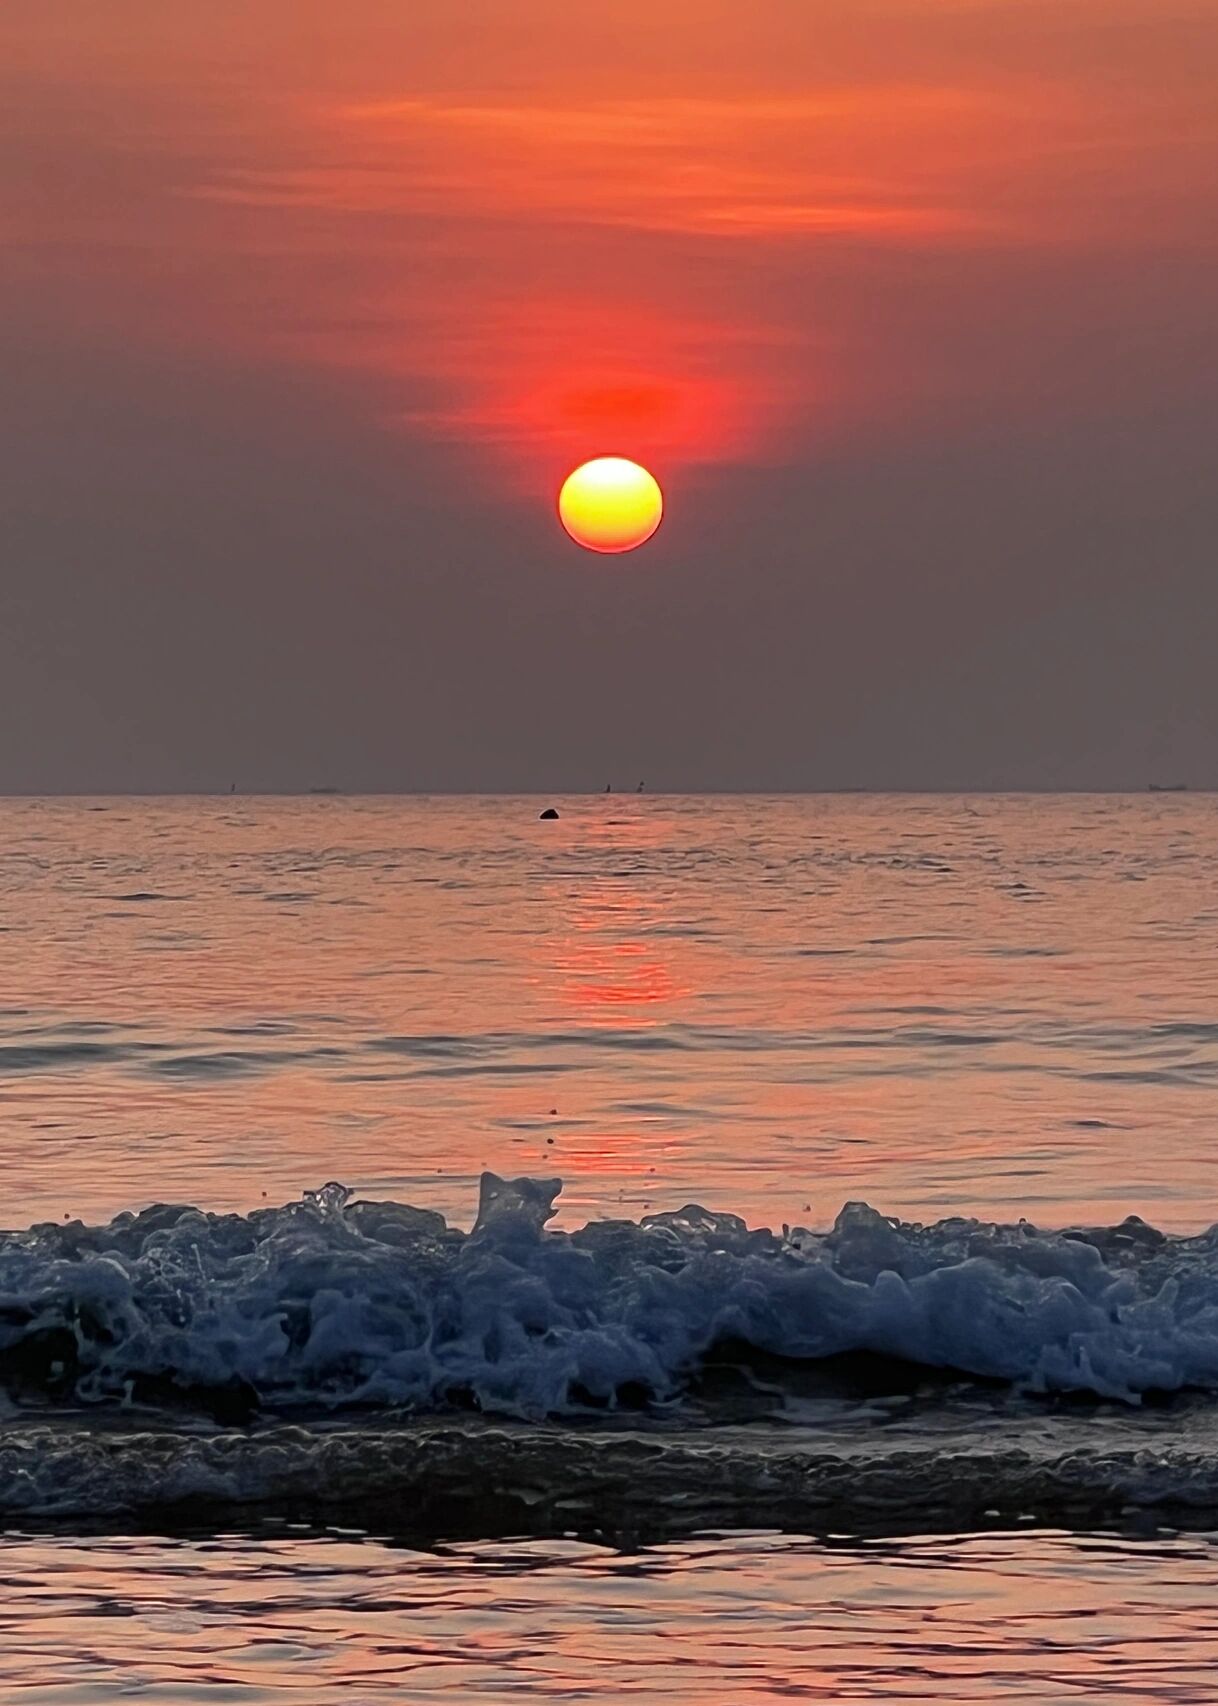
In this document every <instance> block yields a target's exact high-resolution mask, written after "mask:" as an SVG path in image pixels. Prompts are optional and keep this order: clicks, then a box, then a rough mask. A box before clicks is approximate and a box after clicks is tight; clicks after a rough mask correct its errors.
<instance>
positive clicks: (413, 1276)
mask: <svg viewBox="0 0 1218 1706" xmlns="http://www.w3.org/2000/svg"><path fill="white" fill-rule="evenodd" d="M559 1188H560V1187H559V1183H558V1181H556V1180H544V1181H538V1180H527V1179H525V1180H515V1181H505V1180H502V1179H499V1178H497V1177H495V1175H493V1174H487V1175H485V1176H484V1178H483V1183H482V1200H481V1206H480V1211H479V1215H478V1220H477V1224H476V1226H475V1228H474V1230H473V1231H472V1232H471V1233H463V1232H460V1231H458V1230H456V1229H454V1228H451V1227H448V1226H447V1225H446V1224H445V1222H444V1220H443V1218H442V1217H441V1216H439V1215H437V1214H434V1213H431V1212H428V1211H425V1210H419V1209H414V1208H410V1207H407V1206H405V1205H401V1204H397V1203H391V1202H387V1203H378V1202H353V1201H351V1200H350V1197H349V1194H348V1192H347V1191H346V1190H344V1189H343V1188H342V1187H341V1186H338V1185H330V1186H327V1187H325V1188H324V1189H323V1190H321V1191H319V1192H317V1193H314V1194H310V1195H309V1196H307V1197H306V1198H305V1199H304V1200H303V1201H302V1202H299V1203H295V1204H291V1205H288V1206H286V1207H282V1208H268V1209H261V1210H256V1211H254V1212H253V1213H251V1214H249V1215H236V1214H227V1215H226V1214H209V1213H206V1212H204V1211H202V1210H200V1209H197V1208H183V1207H168V1206H160V1207H156V1208H151V1209H147V1210H145V1211H144V1212H142V1213H140V1214H127V1215H120V1216H119V1217H118V1218H117V1219H115V1220H114V1221H112V1222H111V1223H110V1224H109V1225H108V1226H102V1227H87V1226H83V1225H81V1224H79V1223H73V1224H71V1225H63V1226H59V1225H46V1226H40V1227H35V1228H32V1229H31V1230H30V1231H29V1232H25V1233H9V1234H5V1235H3V1236H0V1378H2V1379H3V1381H4V1383H5V1384H6V1385H7V1386H8V1388H9V1389H10V1390H11V1391H12V1390H15V1391H18V1392H20V1393H22V1394H23V1395H26V1396H27V1397H28V1396H29V1395H30V1394H31V1393H33V1394H35V1395H37V1396H38V1397H39V1398H40V1399H45V1398H47V1397H48V1396H49V1397H50V1398H51V1399H52V1400H54V1399H56V1398H58V1399H60V1400H63V1401H70V1402H76V1403H79V1402H84V1403H98V1402H107V1401H109V1402H123V1401H125V1400H130V1399H131V1398H132V1397H133V1396H134V1397H135V1398H136V1399H139V1400H143V1401H147V1400H148V1399H149V1398H150V1397H152V1398H156V1399H159V1400H164V1399H166V1398H169V1399H176V1400H180V1401H183V1402H190V1401H191V1398H192V1395H197V1394H199V1393H204V1394H206V1393H210V1394H213V1395H214V1394H215V1393H217V1392H219V1393H224V1392H229V1393H232V1392H236V1393H239V1394H241V1395H243V1401H244V1402H246V1403H248V1405H249V1406H250V1407H251V1408H252V1409H261V1410H262V1411H264V1412H270V1411H274V1412H287V1413H291V1412H292V1411H293V1409H297V1410H299V1408H300V1407H302V1406H308V1407H310V1408H311V1409H316V1408H317V1407H319V1406H321V1407H327V1406H328V1407H333V1408H340V1407H348V1406H405V1407H411V1408H415V1409H419V1410H425V1409H432V1408H436V1407H438V1406H443V1405H444V1404H446V1403H448V1402H452V1401H459V1402H463V1403H465V1404H467V1405H471V1404H472V1405H473V1406H474V1407H476V1408H479V1409H481V1410H483V1411H485V1412H491V1413H499V1414H503V1415H508V1416H515V1417H522V1418H540V1417H543V1416H561V1415H564V1414H570V1413H571V1412H574V1411H578V1410H579V1409H580V1408H581V1407H586V1406H587V1405H589V1404H596V1405H602V1406H609V1407H612V1406H614V1405H615V1404H616V1403H617V1402H618V1401H619V1400H620V1399H621V1397H622V1396H623V1395H624V1394H625V1393H627V1392H629V1393H631V1394H632V1395H633V1396H634V1397H635V1398H636V1399H637V1397H638V1395H640V1394H642V1395H645V1396H646V1397H648V1398H650V1399H651V1400H653V1401H655V1402H657V1403H659V1402H663V1401H665V1400H671V1399H673V1398H674V1397H676V1396H677V1395H679V1393H680V1391H681V1389H682V1385H683V1382H684V1381H685V1380H686V1379H687V1377H688V1376H689V1374H690V1372H691V1371H693V1370H696V1368H697V1367H698V1365H699V1363H700V1361H701V1360H702V1359H703V1358H704V1357H705V1356H706V1354H707V1352H708V1351H709V1350H710V1349H711V1348H712V1347H713V1346H715V1345H716V1344H718V1343H721V1342H722V1341H724V1340H736V1341H743V1342H745V1343H747V1344H748V1345H751V1346H753V1347H756V1349H757V1350H759V1351H763V1352H767V1353H771V1354H775V1355H779V1356H783V1357H788V1358H798V1359H809V1360H813V1359H822V1358H826V1357H829V1356H833V1355H835V1354H837V1353H843V1352H854V1351H862V1352H874V1353H880V1354H883V1355H886V1356H894V1357H900V1358H904V1359H907V1360H908V1361H910V1362H913V1363H916V1364H922V1365H925V1366H927V1367H929V1368H947V1369H955V1370H961V1371H964V1372H966V1373H969V1374H972V1375H976V1376H982V1377H989V1378H996V1379H1000V1380H1005V1381H1009V1382H1012V1383H1015V1384H1017V1385H1020V1386H1022V1387H1025V1388H1029V1389H1032V1390H1034V1391H1044V1392H1055V1391H1056V1392H1066V1391H1078V1392H1084V1393H1090V1394H1094V1395H1097V1396H1101V1397H1107V1398H1116V1399H1122V1400H1126V1401H1131V1402H1132V1401H1137V1400H1138V1399H1139V1398H1140V1397H1141V1396H1142V1395H1143V1394H1146V1393H1148V1392H1152V1391H1164V1392H1172V1391H1176V1390H1179V1389H1181V1388H1185V1387H1196V1388H1201V1389H1204V1390H1207V1391H1213V1390H1216V1389H1218V1230H1211V1231H1210V1232H1207V1233H1205V1234H1203V1235H1201V1236H1199V1237H1193V1238H1170V1237H1166V1236H1164V1235H1162V1234H1160V1233H1157V1232H1155V1231H1154V1230H1153V1229H1152V1228H1150V1227H1148V1226H1146V1225H1145V1224H1144V1223H1142V1222H1141V1221H1138V1220H1130V1221H1126V1222H1124V1223H1123V1224H1122V1225H1121V1226H1118V1227H1113V1228H1107V1229H1099V1230H1093V1231H1088V1230H1074V1231H1066V1232H1045V1231H1039V1230H1037V1229H1035V1228H1033V1227H1031V1226H1029V1225H1026V1224H1019V1225H1014V1226H1011V1225H987V1224H984V1223H981V1222H977V1221H973V1220H965V1219H959V1220H947V1221H942V1222H940V1223H938V1224H937V1225H933V1226H916V1225H904V1224H901V1223H900V1222H897V1221H894V1220H890V1219H887V1218H885V1217H884V1216H882V1215H880V1214H878V1213H877V1212H876V1211H875V1210H873V1209H871V1208H868V1207H867V1206H866V1205H864V1204H850V1205H848V1206H847V1207H846V1208H845V1209H843V1211H842V1212H841V1214H840V1215H839V1216H838V1219H837V1222H836V1224H835V1226H834V1227H833V1229H832V1231H830V1232H827V1233H815V1232H809V1231H805V1230H801V1229H797V1230H794V1231H791V1230H788V1229H784V1230H783V1232H782V1233H781V1234H774V1233H771V1232H769V1231H765V1230H750V1229H749V1228H748V1227H746V1226H745V1224H744V1223H743V1222H742V1221H741V1220H739V1219H737V1218H735V1217H734V1216H731V1215H724V1214H713V1213H710V1212H708V1211H706V1210H703V1209H700V1208H696V1207H689V1208H685V1209H682V1210H679V1211H677V1212H675V1213H667V1214H659V1215H652V1216H648V1217H647V1218H645V1219H644V1220H642V1221H641V1222H639V1223H637V1224H636V1223H634V1222H630V1221H600V1222H593V1223H591V1224H589V1225H587V1226H585V1227H583V1228H582V1229H581V1230H579V1231H576V1232H571V1233H565V1232H556V1231H550V1230H547V1222H548V1220H549V1219H550V1218H551V1216H552V1214H553V1212H554V1208H553V1205H554V1201H555V1198H556V1197H557V1195H558V1191H559Z"/></svg>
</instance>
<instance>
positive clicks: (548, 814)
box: [540, 806, 558, 818]
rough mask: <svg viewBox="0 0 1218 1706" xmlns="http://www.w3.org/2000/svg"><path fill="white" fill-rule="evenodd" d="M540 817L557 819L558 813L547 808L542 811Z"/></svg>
mask: <svg viewBox="0 0 1218 1706" xmlns="http://www.w3.org/2000/svg"><path fill="white" fill-rule="evenodd" d="M540 815H541V816H542V817H543V818H548V817H557V816H558V813H557V812H556V811H555V810H554V807H553V806H547V807H546V809H545V811H543V812H542V813H541V814H540Z"/></svg>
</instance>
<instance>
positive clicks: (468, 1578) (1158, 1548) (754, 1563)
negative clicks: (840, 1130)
mask: <svg viewBox="0 0 1218 1706" xmlns="http://www.w3.org/2000/svg"><path fill="white" fill-rule="evenodd" d="M0 1573H2V1575H3V1579H4V1583H5V1593H4V1599H3V1606H2V1609H0V1696H2V1697H3V1698H5V1699H20V1700H21V1701H22V1702H24V1703H26V1706H52V1703H55V1706H58V1703H64V1706H67V1703H69V1702H71V1703H72V1706H78V1703H80V1702H82V1701H88V1702H90V1703H91V1706H92V1703H98V1706H101V1703H105V1702H110V1701H120V1700H121V1701H127V1700H131V1699H139V1700H149V1701H159V1702H165V1703H167V1706H168V1703H174V1706H177V1703H182V1706H185V1703H188V1702H189V1703H194V1702H198V1701H224V1702H243V1703H248V1706H260V1703H262V1702H271V1701H276V1702H277V1701H281V1700H287V1699H291V1700H299V1701H308V1702H309V1703H310V1706H327V1703H329V1702H331V1701H333V1702H340V1701H341V1702H342V1703H343V1706H358V1703H359V1702H363V1701H368V1702H376V1701H381V1700H385V1701H390V1700H392V1701H394V1702H396V1703H408V1702H412V1701H425V1700H432V1699H434V1698H436V1697H437V1696H439V1695H440V1694H443V1695H444V1696H445V1697H446V1698H448V1699H449V1700H457V1701H496V1702H499V1701H508V1700H517V1699H523V1698H527V1699H533V1700H553V1701H574V1700H583V1701H586V1700H594V1699H596V1700H599V1699H603V1700H621V1699H629V1700H632V1701H638V1702H651V1701H656V1702H659V1701H690V1702H693V1701H697V1702H699V1703H708V1702H727V1701H736V1702H739V1701H778V1700H783V1701H789V1700H792V1699H796V1700H798V1699H809V1700H819V1701H869V1700H882V1701H888V1702H891V1701H897V1700H918V1701H934V1702H938V1701H968V1702H975V1703H977V1706H982V1703H985V1706H992V1703H993V1702H995V1701H999V1700H1001V1701H1004V1702H1005V1701H1018V1702H1036V1703H1037V1706H1050V1703H1052V1706H1058V1703H1059V1702H1063V1701H1067V1700H1069V1701H1089V1700H1095V1701H1100V1700H1103V1701H1120V1702H1122V1703H1127V1706H1135V1703H1137V1706H1151V1703H1152V1702H1153V1703H1155V1706H1163V1703H1166V1702H1186V1701H1187V1702H1211V1701H1212V1700H1213V1699H1214V1680H1213V1679H1214V1675H1215V1672H1216V1668H1218V1544H1216V1541H1215V1539H1212V1538H1196V1537H1191V1538H1188V1539H1183V1538H1179V1537H1173V1536H1159V1537H1157V1538H1155V1539H1153V1540H1131V1539H1124V1538H1120V1537H1116V1536H1111V1535H1067V1534H1063V1533H1060V1532H1055V1531H1043V1530H1031V1529H1028V1530H1022V1531H1017V1532H1013V1533H1012V1532H1006V1533H991V1534H972V1535H962V1536H953V1537H929V1538H927V1537H923V1538H913V1539H904V1540H900V1541H870V1542H856V1541H852V1542H844V1541H843V1542H841V1543H837V1544H833V1543H824V1542H813V1541H807V1540H798V1539H790V1538H785V1537H780V1536H775V1535H759V1534H737V1535H725V1536H705V1537H699V1538H696V1539H692V1540H688V1541H684V1542H682V1543H680V1544H674V1545H664V1546H658V1547H655V1548H654V1549H649V1550H647V1551H644V1552H641V1553H637V1554H634V1555H624V1554H621V1553H618V1552H613V1551H609V1550H606V1549H602V1548H599V1547H594V1546H589V1545H583V1544H578V1543H575V1542H566V1541H547V1542H527V1543H525V1542H521V1543H515V1544H513V1543H510V1542H503V1541H499V1542H478V1543H472V1544H471V1543H463V1544H459V1545H453V1546H450V1547H445V1548H441V1549H437V1550H434V1551H429V1552H425V1553H424V1552H417V1551H411V1550H405V1549H401V1548H397V1547H394V1546H391V1545H386V1544H383V1543H382V1542H380V1541H378V1540H375V1539H372V1538H366V1537H362V1536H357V1535H354V1534H345V1535H339V1534H337V1533H331V1534H320V1533H305V1532H296V1533H293V1532H291V1531H290V1530H288V1529H285V1528H278V1529H270V1530H266V1531H263V1532H261V1533H259V1534H256V1535H252V1536H251V1535H236V1534H230V1535H219V1536H215V1537H211V1538H206V1539H202V1538H199V1539H182V1538H178V1539H146V1538H121V1539H116V1538H114V1537H110V1536H108V1537H105V1538H92V1539H91V1538H63V1537H58V1536H56V1537H53V1538H52V1537H47V1536H44V1537H39V1536H22V1535H9V1536H7V1537H6V1538H4V1539H3V1540H0Z"/></svg>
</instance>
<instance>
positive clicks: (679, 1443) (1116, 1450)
mask: <svg viewBox="0 0 1218 1706" xmlns="http://www.w3.org/2000/svg"><path fill="white" fill-rule="evenodd" d="M1209 1426H1210V1424H1209V1422H1208V1419H1207V1422H1206V1428H1207V1429H1208V1428H1209ZM1204 1431H1205V1430H1202V1432H1203V1433H1204ZM1216 1512H1218V1450H1215V1449H1214V1445H1213V1443H1212V1441H1211V1443H1210V1444H1208V1445H1207V1444H1206V1443H1205V1441H1204V1439H1203V1438H1191V1437H1190V1436H1189V1435H1188V1433H1187V1431H1185V1433H1184V1434H1183V1435H1182V1436H1181V1437H1179V1438H1175V1439H1173V1441H1172V1442H1171V1443H1170V1444H1165V1442H1164V1441H1163V1440H1162V1439H1157V1438H1154V1437H1152V1435H1151V1432H1150V1430H1145V1431H1144V1432H1143V1433H1141V1434H1139V1433H1138V1432H1137V1431H1136V1430H1129V1429H1127V1428H1125V1427H1122V1426H1121V1425H1120V1424H1119V1423H1117V1424H1114V1423H1113V1422H1112V1419H1111V1418H1107V1419H1103V1420H1101V1421H1099V1422H1098V1424H1097V1425H1095V1426H1094V1427H1092V1426H1090V1424H1089V1427H1088V1435H1087V1439H1086V1441H1085V1442H1084V1441H1083V1440H1082V1439H1081V1438H1080V1436H1079V1433H1078V1430H1077V1428H1076V1427H1075V1426H1074V1425H1072V1424H1070V1423H1069V1422H1068V1421H1066V1420H1063V1419H1060V1418H1059V1419H1058V1422H1057V1423H1056V1425H1050V1426H1049V1427H1043V1426H1042V1427H1037V1428H1035V1429H1033V1430H1031V1431H1021V1430H1019V1429H1018V1428H1011V1429H1008V1430H1006V1431H1004V1430H1001V1429H1000V1430H998V1431H997V1433H996V1434H995V1435H994V1436H993V1437H991V1436H989V1435H988V1434H987V1433H986V1431H985V1430H984V1429H982V1430H981V1431H980V1432H972V1431H969V1430H967V1429H966V1428H963V1427H960V1426H955V1427H952V1428H946V1429H945V1428H943V1427H932V1428H929V1429H924V1430H921V1431H920V1430H919V1429H918V1428H917V1427H916V1426H910V1427H908V1428H905V1429H902V1428H900V1427H897V1428H894V1429H893V1430H892V1432H891V1433H889V1432H886V1431H884V1430H878V1431H877V1430H876V1429H875V1428H874V1427H873V1428H872V1429H871V1430H870V1431H866V1432H860V1431H857V1430H855V1431H854V1432H853V1433H852V1432H851V1431H850V1430H848V1429H847V1430H843V1431H842V1432H841V1433H838V1432H835V1431H834V1430H833V1429H832V1428H830V1429H829V1430H828V1432H827V1433H826V1434H825V1435H824V1436H822V1434H821V1433H820V1432H816V1433H811V1432H807V1431H798V1432H792V1431H791V1430H785V1431H783V1430H777V1429H774V1428H771V1427H762V1428H718V1427H715V1428H709V1429H706V1430H703V1431H694V1432H681V1433H676V1434H665V1433H656V1432H649V1431H646V1430H643V1429H632V1430H626V1429H622V1428H620V1427H614V1428H612V1429H609V1430H603V1431H602V1430H598V1429H595V1428H594V1429H590V1430H589V1429H579V1428H572V1427H556V1426H552V1425H542V1426H527V1425H524V1424H520V1423H515V1424H512V1423H502V1422H487V1421H483V1420H472V1421H471V1420H464V1421H462V1422H460V1423H454V1422H447V1423H439V1422H435V1421H427V1422H421V1421H417V1420H416V1421H413V1422H406V1421H399V1422H398V1423H397V1424H396V1425H386V1424H384V1423H380V1424H370V1423H366V1422H365V1423H364V1424H362V1425H351V1424H349V1423H345V1424H343V1425H340V1426H338V1427H334V1428H326V1427H323V1426H320V1425H318V1424H316V1423H315V1424H312V1425H310V1426H301V1425H290V1424H289V1425H285V1424H276V1425H274V1426H273V1427H270V1428H268V1429H265V1430H253V1431H250V1430H244V1429H225V1430H221V1431H213V1432H199V1431H197V1430H196V1431H190V1430H182V1429H178V1430H170V1429H168V1428H166V1427H164V1426H160V1427H154V1428H145V1429H142V1430H137V1429H131V1428H130V1427H121V1428H115V1427H112V1426H105V1425H97V1424H92V1425H88V1426H86V1425H83V1424H80V1423H78V1422H76V1423H73V1424H65V1423H60V1424H59V1425H58V1426H48V1425H46V1424H45V1423H39V1424H32V1425H31V1424H28V1423H24V1424H19V1425H17V1426H9V1427H7V1428H5V1429H3V1430H0V1513H3V1514H4V1515H5V1516H8V1517H15V1516H23V1517H27V1518H28V1517H31V1516H37V1517H39V1518H42V1519H49V1520H52V1521H55V1522H58V1523H64V1524H78V1523H80V1522H81V1521H82V1520H83V1521H84V1522H86V1523H88V1524H89V1525H90V1526H95V1525H100V1526H110V1527H112V1526H115V1525H116V1524H120V1523H125V1522H129V1521H130V1520H132V1519H133V1518H134V1519H136V1520H141V1519H142V1520H148V1519H150V1518H151V1519H153V1520H155V1521H156V1523H157V1524H158V1526H163V1525H165V1524H167V1523H168V1524H175V1523H182V1524H185V1525H187V1526H189V1527H191V1528H194V1529H198V1528H201V1527H207V1528H209V1529H214V1528H215V1527H216V1525H217V1524H219V1525H220V1526H227V1525H229V1524H231V1523H232V1522H234V1521H237V1522H240V1521H241V1520H243V1519H244V1520H249V1519H250V1518H251V1516H253V1515H255V1514H257V1515H258V1516H260V1517H261V1516H265V1515H269V1514H274V1515H276V1516H279V1517H287V1518H291V1519H293V1520H305V1521H312V1522H321V1523H334V1522H336V1521H338V1522H341V1523H342V1524H343V1525H344V1526H358V1527H365V1528H368V1529H370V1530H373V1531H375V1532H378V1533H381V1534H393V1533H396V1534H400V1535H402V1536H411V1537H413V1538H416V1539H421V1538H431V1537H440V1536H449V1537H452V1536H455V1535H458V1534H465V1535H469V1536H479V1537H489V1536H493V1535H499V1534H526V1533H530V1534H537V1535H555V1534H571V1533H576V1534H584V1535H587V1536H589V1537H593V1536H599V1537H614V1538H627V1537H632V1538H634V1539H635V1540H638V1539H645V1538H659V1537H662V1536H665V1535H677V1534H689V1533H692V1532H697V1531H700V1530H705V1529H708V1528H733V1527H734V1528H740V1527H750V1528H758V1527H766V1528H768V1527H773V1528H777V1529H782V1530H785V1531H787V1532H803V1533H837V1534H845V1533H858V1534H861V1533H873V1534H880V1533H894V1532H899V1531H906V1532H908V1531H910V1530H912V1529H926V1528H940V1529H952V1530H955V1531H959V1530H960V1529H962V1528H969V1527H983V1526H987V1525H993V1524H996V1523H997V1524H1001V1523H1012V1522H1016V1521H1027V1520H1029V1519H1032V1520H1035V1521H1041V1522H1048V1523H1052V1524H1055V1525H1059V1526H1068V1525H1074V1526H1080V1527H1090V1528H1094V1527H1096V1526H1108V1525H1110V1524H1111V1523H1113V1522H1114V1521H1122V1522H1124V1523H1126V1524H1128V1523H1130V1522H1134V1523H1138V1522H1144V1521H1145V1520H1147V1519H1148V1518H1150V1519H1152V1520H1153V1521H1156V1522H1159V1523H1162V1522H1163V1521H1170V1522H1171V1523H1172V1525H1173V1526H1176V1527H1200V1528H1207V1529H1208V1528H1212V1527H1213V1524H1214V1519H1215V1513H1216Z"/></svg>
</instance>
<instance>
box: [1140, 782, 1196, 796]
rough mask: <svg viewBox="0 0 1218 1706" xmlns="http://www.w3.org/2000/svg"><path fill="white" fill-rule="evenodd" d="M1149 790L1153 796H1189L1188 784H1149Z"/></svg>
mask: <svg viewBox="0 0 1218 1706" xmlns="http://www.w3.org/2000/svg"><path fill="white" fill-rule="evenodd" d="M1147 789H1148V791H1149V792H1150V793H1152V794H1187V793H1188V783H1187V782H1148V783H1147Z"/></svg>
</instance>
